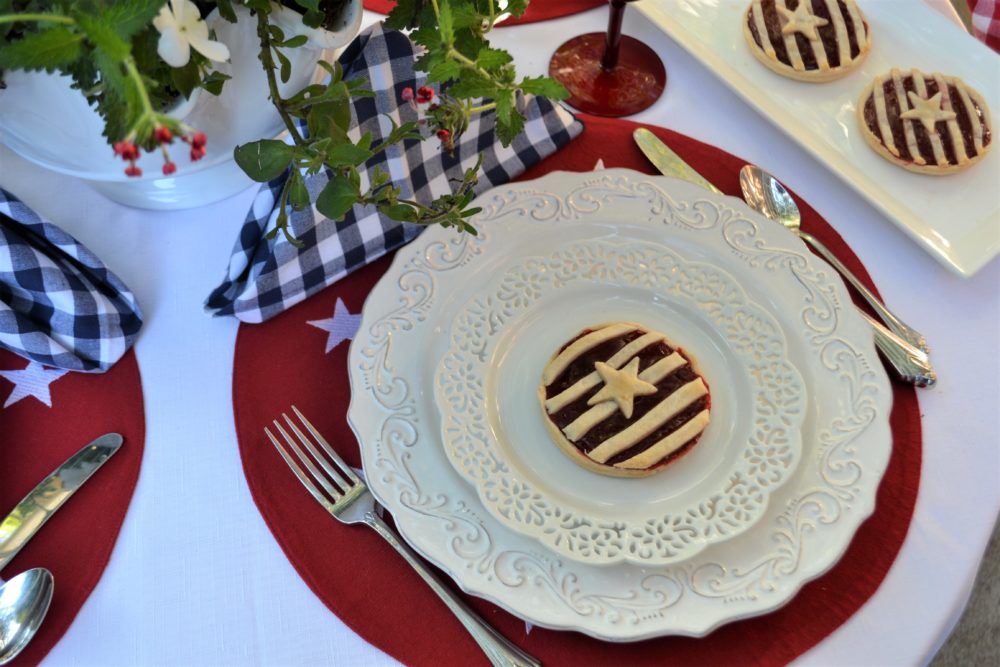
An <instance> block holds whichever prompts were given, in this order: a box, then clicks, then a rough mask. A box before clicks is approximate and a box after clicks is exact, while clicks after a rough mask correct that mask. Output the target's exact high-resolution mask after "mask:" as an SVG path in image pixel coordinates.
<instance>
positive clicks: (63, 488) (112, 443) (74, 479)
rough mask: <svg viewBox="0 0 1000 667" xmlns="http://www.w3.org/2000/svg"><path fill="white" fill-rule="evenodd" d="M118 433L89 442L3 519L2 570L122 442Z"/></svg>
mask: <svg viewBox="0 0 1000 667" xmlns="http://www.w3.org/2000/svg"><path fill="white" fill-rule="evenodd" d="M122 442H123V440H122V437H121V435H119V434H118V433H106V434H104V435H102V436H101V437H99V438H98V439H96V440H94V441H93V442H91V443H90V444H88V445H86V446H85V447H83V449H81V450H80V451H78V452H77V453H76V454H74V455H73V456H71V457H69V459H67V460H66V462H65V463H63V464H62V465H61V466H59V467H58V468H56V469H55V471H54V472H53V473H52V474H51V475H49V476H48V477H46V478H45V479H43V480H42V481H41V483H40V484H39V485H38V486H36V487H35V488H34V489H33V490H32V491H31V492H30V493H29V494H28V495H26V496H25V497H24V500H22V501H21V502H19V503H18V504H17V506H16V507H15V508H14V511H13V512H11V513H10V514H8V515H7V516H6V517H5V518H4V520H3V522H0V571H2V570H3V568H4V567H5V566H6V565H7V563H9V562H10V561H11V559H13V558H14V556H16V555H17V552H19V551H20V550H21V547H23V546H24V545H25V544H26V543H27V542H28V540H30V539H31V538H32V537H34V535H35V533H37V532H38V529H39V528H41V527H42V526H43V525H44V524H45V522H46V521H48V520H49V517H51V516H52V515H53V514H54V513H55V512H56V510H58V509H59V508H60V507H62V504H63V503H64V502H66V501H67V500H68V499H69V497H70V496H72V495H73V493H74V492H76V490H77V489H79V488H80V487H81V486H83V483H84V482H86V481H87V480H88V479H90V476H91V475H93V474H94V473H95V472H96V471H97V469H98V468H100V467H101V466H102V465H104V463H105V462H106V461H107V460H108V459H110V458H111V457H112V455H114V453H115V452H117V451H118V449H119V448H120V447H121V446H122Z"/></svg>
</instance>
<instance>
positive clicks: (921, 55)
mask: <svg viewBox="0 0 1000 667" xmlns="http://www.w3.org/2000/svg"><path fill="white" fill-rule="evenodd" d="M749 4H750V2H749V0H646V1H645V2H640V3H637V4H636V7H637V8H638V9H640V10H641V11H642V12H643V13H644V14H645V15H646V16H647V17H648V18H649V19H650V20H651V21H652V22H653V23H655V24H656V25H657V26H659V27H660V28H661V29H662V30H664V31H665V32H666V33H667V34H668V35H670V37H672V38H673V39H674V40H676V41H677V42H678V43H679V44H680V45H681V46H683V47H684V48H685V49H686V50H687V51H689V52H690V53H691V54H692V55H693V56H695V57H696V58H698V59H699V60H700V61H701V62H702V63H703V64H704V65H705V66H706V67H708V68H709V69H710V70H712V71H713V72H714V73H715V74H716V75H717V76H719V77H720V78H721V79H722V80H723V82H725V83H726V84H727V85H728V86H729V87H730V88H732V89H733V90H734V91H735V92H736V93H737V94H739V95H740V96H741V97H743V98H744V99H745V100H746V101H747V102H748V103H749V104H750V105H751V106H753V107H754V108H756V109H757V110H758V111H759V112H760V113H761V114H762V115H764V116H765V117H766V118H768V119H770V120H771V121H772V122H773V123H774V124H775V125H776V126H777V127H778V128H780V129H781V130H782V131H784V132H785V133H787V134H788V135H789V136H790V137H791V138H792V139H794V140H795V141H797V142H798V143H799V144H800V145H802V147H803V148H805V149H806V150H807V151H809V152H810V153H812V154H813V155H814V156H815V157H816V158H817V159H818V160H820V161H821V162H823V163H824V164H826V165H827V167H829V168H830V169H831V170H832V171H833V172H834V173H836V174H837V175H838V176H839V177H840V178H842V179H843V180H844V181H845V182H846V183H848V184H849V185H850V186H851V187H853V188H854V189H855V190H856V191H857V192H858V193H859V194H861V195H862V196H863V197H865V198H866V199H867V200H868V201H869V202H871V203H872V204H873V205H874V206H875V207H876V208H878V209H879V210H881V211H882V212H883V213H884V214H885V215H886V216H887V217H888V218H889V219H890V220H892V221H893V222H894V223H895V224H897V225H898V226H899V227H900V228H901V229H903V231H905V232H906V233H907V234H909V235H910V236H911V237H912V238H913V239H914V240H915V241H916V242H917V243H919V244H920V245H922V246H923V247H924V248H925V249H926V250H927V251H928V252H929V253H930V254H931V255H932V256H933V257H934V258H935V259H937V260H938V261H940V262H941V263H942V264H944V265H945V266H947V267H948V268H950V269H951V270H953V271H954V272H956V273H957V274H959V275H961V276H966V277H968V276H971V275H972V274H973V273H975V272H976V271H977V270H979V269H980V268H982V267H983V266H984V265H985V264H986V263H987V262H989V261H990V260H991V259H992V258H993V257H995V256H996V255H997V254H998V253H1000V150H997V149H995V148H994V149H993V150H991V151H990V152H989V154H988V155H987V156H986V157H985V158H984V159H983V160H982V161H981V162H980V163H978V164H976V165H974V166H973V167H972V168H970V169H968V170H966V171H964V172H960V173H958V174H954V175H949V176H938V177H935V176H924V175H921V174H914V173H910V172H908V171H905V170H903V169H900V168H899V167H896V166H894V165H892V164H890V163H889V162H888V161H886V160H884V159H882V158H881V157H879V156H878V155H876V154H875V152H874V151H873V150H872V149H871V148H869V147H868V145H867V144H866V143H865V140H864V138H863V137H862V136H861V134H860V131H859V126H858V121H857V119H856V118H855V113H856V108H857V101H858V96H859V95H860V94H861V91H862V90H863V89H864V87H865V86H866V85H867V83H868V82H870V81H871V80H872V79H873V78H874V76H875V75H876V74H879V73H882V72H886V71H888V70H889V69H891V68H892V67H899V68H901V69H909V68H913V67H916V68H918V69H921V70H923V71H925V72H935V71H937V72H942V73H944V74H951V75H956V76H959V77H961V78H963V79H964V80H965V81H966V82H968V83H969V84H970V85H972V86H973V87H974V88H976V89H978V90H979V91H980V92H981V93H982V94H983V96H984V97H985V98H986V100H987V102H988V104H989V105H990V108H991V117H992V121H993V131H994V138H993V141H994V142H995V141H996V132H997V128H998V126H1000V121H998V116H997V113H998V111H1000V56H998V55H997V54H994V53H993V52H992V51H991V50H990V49H989V48H987V47H986V46H985V45H983V44H981V43H980V42H978V41H977V40H975V39H974V38H973V37H972V36H970V35H969V34H967V33H966V32H964V31H963V30H962V29H961V28H960V27H958V26H957V25H955V24H954V23H952V22H951V21H949V20H948V19H947V18H945V17H944V16H942V15H941V14H940V13H938V12H937V11H935V10H934V9H933V8H931V7H930V6H929V5H927V4H926V3H924V2H920V1H919V0H858V5H859V6H860V7H861V9H862V11H863V12H864V14H865V16H866V18H867V19H868V23H869V25H870V26H871V33H872V50H871V53H869V55H868V58H867V59H866V60H865V61H864V62H863V63H862V65H861V66H860V67H859V68H858V69H857V70H856V71H855V72H852V73H851V74H849V75H848V76H846V77H845V78H843V79H840V80H838V81H833V82H831V83H825V84H812V83H800V82H797V81H792V80H790V79H786V78H784V77H782V76H780V75H778V74H775V73H773V72H771V71H770V70H769V69H767V68H766V67H764V66H763V65H761V64H760V63H759V62H758V61H757V60H756V59H755V58H754V57H753V56H752V55H751V53H750V51H749V49H748V46H747V44H746V42H745V40H744V38H743V33H742V22H743V20H744V18H743V17H744V13H745V12H746V8H747V7H748V6H749Z"/></svg>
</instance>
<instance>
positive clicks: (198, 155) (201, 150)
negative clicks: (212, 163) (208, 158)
mask: <svg viewBox="0 0 1000 667" xmlns="http://www.w3.org/2000/svg"><path fill="white" fill-rule="evenodd" d="M203 157H205V147H204V146H196V145H195V144H194V142H193V141H192V142H191V161H192V162H197V161H198V160H200V159H202V158H203Z"/></svg>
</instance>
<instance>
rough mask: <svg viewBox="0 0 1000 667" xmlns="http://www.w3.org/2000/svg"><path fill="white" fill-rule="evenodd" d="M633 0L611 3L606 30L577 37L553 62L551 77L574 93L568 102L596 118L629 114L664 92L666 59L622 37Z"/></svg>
mask: <svg viewBox="0 0 1000 667" xmlns="http://www.w3.org/2000/svg"><path fill="white" fill-rule="evenodd" d="M627 2H630V0H611V1H610V5H611V8H610V9H611V12H610V16H609V18H608V32H607V33H602V32H591V33H587V34H585V35H579V36H578V37H574V38H573V39H571V40H569V41H568V42H566V43H565V44H563V45H562V46H560V47H559V48H558V49H557V50H556V52H555V54H553V56H552V60H550V61H549V76H551V77H553V78H554V79H556V80H557V81H559V83H561V84H562V85H564V86H565V87H566V89H567V90H568V91H569V93H570V98H569V99H568V100H566V101H567V102H569V104H571V105H572V106H574V107H576V108H577V109H579V110H581V111H586V112H587V113H592V114H595V115H597V116H629V115H631V114H634V113H638V112H640V111H642V110H643V109H645V108H647V107H649V106H650V105H651V104H653V102H655V101H656V100H657V99H659V97H660V95H662V94H663V88H664V86H666V84H667V70H666V68H664V66H663V61H662V60H660V57H659V56H658V55H656V52H655V51H653V49H651V48H649V47H648V46H646V45H645V44H643V43H642V42H640V41H639V40H637V39H635V38H633V37H629V36H627V35H622V17H623V16H624V14H625V4H626V3H627Z"/></svg>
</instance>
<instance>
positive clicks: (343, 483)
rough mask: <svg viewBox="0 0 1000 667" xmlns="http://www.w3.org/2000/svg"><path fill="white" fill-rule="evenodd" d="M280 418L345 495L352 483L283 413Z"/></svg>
mask: <svg viewBox="0 0 1000 667" xmlns="http://www.w3.org/2000/svg"><path fill="white" fill-rule="evenodd" d="M281 416H282V417H284V418H285V422H286V423H287V424H288V426H289V428H291V429H292V431H293V432H294V433H295V435H296V436H298V438H299V441H300V442H301V443H302V444H303V445H304V446H305V448H306V449H308V450H309V453H310V454H312V455H313V458H314V459H316V462H317V463H319V465H320V467H322V468H323V470H325V471H326V474H327V475H329V476H330V479H332V480H333V481H334V482H336V483H337V485H338V486H340V488H342V489H343V490H344V492H345V493H346V492H347V491H349V490H350V489H351V487H352V486H353V485H354V483H353V482H352V481H351V480H349V479H345V478H346V476H347V475H346V474H345V473H344V472H343V471H342V470H340V467H339V466H337V465H335V464H331V462H330V461H329V460H328V459H326V458H325V457H324V456H323V455H322V454H320V453H319V450H317V449H316V446H315V445H314V444H313V442H312V440H310V439H309V437H308V436H306V434H305V433H303V432H302V431H301V430H300V429H299V427H298V426H297V425H296V424H295V422H294V421H292V418H291V417H289V416H288V415H286V414H285V413H282V414H281ZM327 452H329V450H327Z"/></svg>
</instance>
